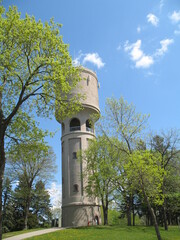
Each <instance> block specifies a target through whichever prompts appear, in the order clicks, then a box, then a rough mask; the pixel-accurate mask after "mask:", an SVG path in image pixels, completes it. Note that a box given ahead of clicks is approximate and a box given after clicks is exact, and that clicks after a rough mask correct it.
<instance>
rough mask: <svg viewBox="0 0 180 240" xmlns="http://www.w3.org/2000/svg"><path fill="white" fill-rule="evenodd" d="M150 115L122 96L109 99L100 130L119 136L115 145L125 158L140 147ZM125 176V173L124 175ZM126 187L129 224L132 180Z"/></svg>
mask: <svg viewBox="0 0 180 240" xmlns="http://www.w3.org/2000/svg"><path fill="white" fill-rule="evenodd" d="M147 120H148V115H142V114H140V113H137V112H136V109H135V106H134V105H133V104H128V102H127V101H125V100H124V99H123V97H121V98H120V99H119V100H116V99H114V98H111V99H107V102H106V108H105V115H104V116H103V117H102V120H101V121H100V123H99V128H100V131H101V132H103V134H104V135H105V136H106V137H107V139H109V141H110V137H111V136H113V137H117V138H118V139H119V142H120V144H119V143H118V144H117V145H116V146H115V147H116V149H118V150H119V151H121V154H122V153H123V155H124V158H126V157H128V156H129V155H131V154H132V153H133V151H134V150H136V148H137V147H139V143H140V139H141V137H142V136H141V135H142V131H143V129H144V128H145V126H146V123H147ZM121 161H122V158H121V160H120V164H119V170H118V171H119V172H121V173H122V174H119V176H120V179H119V189H122V187H121V186H122V175H124V173H123V172H122V162H121ZM124 177H125V175H124ZM124 182H125V183H126V187H125V186H123V190H124V197H125V201H126V205H127V208H126V209H127V219H128V225H129V226H130V225H131V211H132V203H133V193H132V192H131V191H129V190H128V189H130V185H131V182H129V183H128V182H126V181H124ZM116 184H117V181H116Z"/></svg>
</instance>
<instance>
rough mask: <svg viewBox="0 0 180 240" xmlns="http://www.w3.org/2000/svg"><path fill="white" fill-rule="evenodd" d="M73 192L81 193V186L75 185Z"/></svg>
mask: <svg viewBox="0 0 180 240" xmlns="http://www.w3.org/2000/svg"><path fill="white" fill-rule="evenodd" d="M73 192H75V193H77V192H79V185H78V184H74V185H73Z"/></svg>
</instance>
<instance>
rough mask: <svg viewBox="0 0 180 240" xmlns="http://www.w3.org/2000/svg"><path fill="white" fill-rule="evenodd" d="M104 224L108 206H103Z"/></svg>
mask: <svg viewBox="0 0 180 240" xmlns="http://www.w3.org/2000/svg"><path fill="white" fill-rule="evenodd" d="M103 215H104V225H108V207H107V206H103Z"/></svg>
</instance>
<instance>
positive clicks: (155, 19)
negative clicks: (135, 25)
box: [146, 13, 159, 27]
mask: <svg viewBox="0 0 180 240" xmlns="http://www.w3.org/2000/svg"><path fill="white" fill-rule="evenodd" d="M146 17H147V21H148V22H150V23H151V24H152V25H153V26H155V27H157V25H158V23H159V18H158V17H156V16H155V15H154V14H152V13H149V14H148V15H147V16H146Z"/></svg>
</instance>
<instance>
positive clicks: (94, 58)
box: [73, 51, 105, 69]
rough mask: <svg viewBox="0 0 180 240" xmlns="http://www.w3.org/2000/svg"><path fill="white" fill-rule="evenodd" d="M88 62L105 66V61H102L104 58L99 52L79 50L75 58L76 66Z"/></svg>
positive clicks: (97, 65) (100, 66) (99, 66)
mask: <svg viewBox="0 0 180 240" xmlns="http://www.w3.org/2000/svg"><path fill="white" fill-rule="evenodd" d="M87 62H90V63H92V64H93V65H95V66H96V67H97V68H99V69H100V68H102V67H104V65H105V63H104V62H103V61H102V58H101V57H100V56H99V54H98V53H85V54H84V53H82V52H81V51H80V52H79V55H78V56H77V57H76V58H75V59H74V60H73V65H74V66H79V65H81V64H82V65H83V64H86V63H87Z"/></svg>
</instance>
